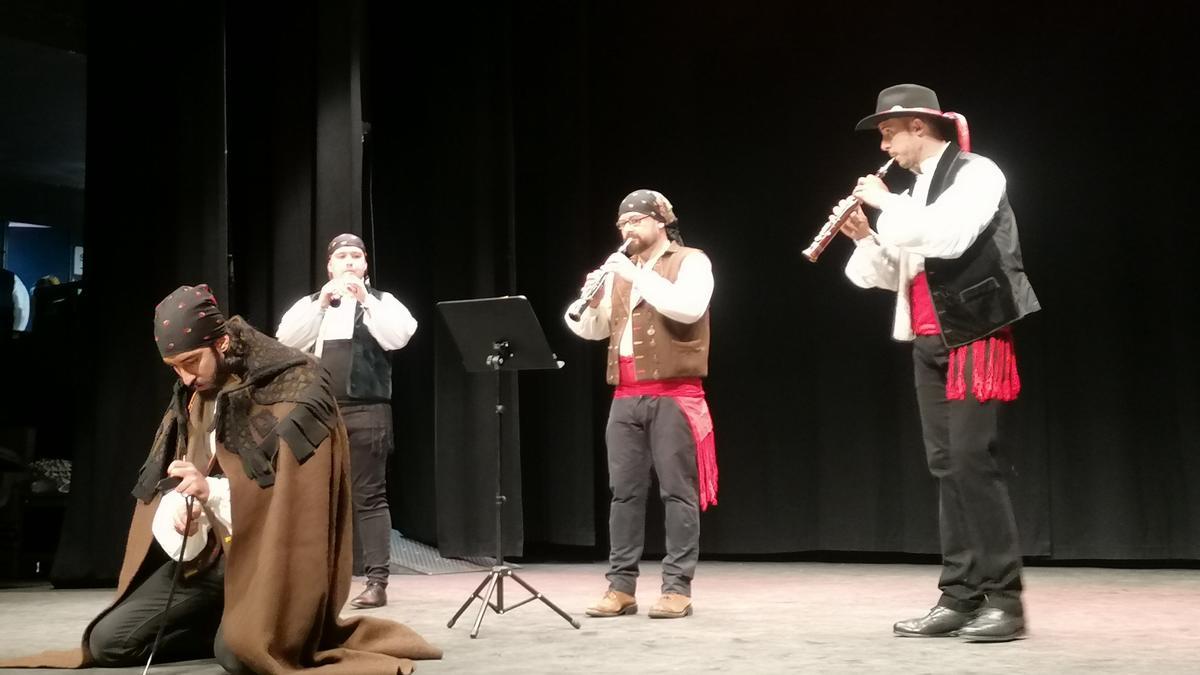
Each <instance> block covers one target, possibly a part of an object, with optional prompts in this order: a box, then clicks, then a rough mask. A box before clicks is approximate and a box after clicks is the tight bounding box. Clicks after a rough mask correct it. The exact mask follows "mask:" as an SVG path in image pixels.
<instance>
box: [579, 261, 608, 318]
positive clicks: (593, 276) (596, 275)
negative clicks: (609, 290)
mask: <svg viewBox="0 0 1200 675" xmlns="http://www.w3.org/2000/svg"><path fill="white" fill-rule="evenodd" d="M603 276H604V272H603V271H601V270H592V271H591V272H588V275H587V278H586V279H584V280H583V288H581V289H579V293H580V294H581V295H582V294H583V292H584V291H585V290H587V289H589V288H591V287H592V285H593V284H600V286H599V288H597V289H596V293H595V295H593V296H592V301H591V302H589V303H588V307H591V308H592V309H595V308H597V307H599V306H600V301H601V300H603V299H604V282H603V280H601V278H600V277H603Z"/></svg>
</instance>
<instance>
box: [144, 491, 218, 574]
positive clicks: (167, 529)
mask: <svg viewBox="0 0 1200 675" xmlns="http://www.w3.org/2000/svg"><path fill="white" fill-rule="evenodd" d="M183 506H184V500H183V493H181V492H175V491H174V490H171V491H169V492H166V493H164V494H163V496H162V499H160V500H159V501H158V510H157V511H155V512H154V522H153V524H152V525H151V526H150V529H151V531H152V532H153V533H154V539H155V540H156V541H158V545H159V546H161V547H162V549H163V550H164V551H166V552H167V555H168V556H170V558H171V560H178V559H179V549H180V547H181V546H184V539H185V538H184V536H183V535H182V534H179V533H178V532H176V531H175V514H176V513H177V512H178V511H179V510H180V509H182V508H183ZM196 524H197V525H198V526H199V529H197V530H196V534H193V535H192V536H190V537H187V538H186V539H187V542H186V543H187V545H186V546H184V550H183V559H184V560H192V559H194V558H195V557H196V556H198V555H200V552H201V551H203V550H204V545H205V543H207V541H208V529H209V524H208V518H207V517H206V516H205V514H204V512H203V511H201V512H200V517H199V518H197V519H196Z"/></svg>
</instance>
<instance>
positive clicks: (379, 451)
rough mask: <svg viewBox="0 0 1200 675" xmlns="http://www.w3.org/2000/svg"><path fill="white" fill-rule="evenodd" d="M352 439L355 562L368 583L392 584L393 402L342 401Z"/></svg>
mask: <svg viewBox="0 0 1200 675" xmlns="http://www.w3.org/2000/svg"><path fill="white" fill-rule="evenodd" d="M338 407H339V408H340V409H341V411H342V421H343V422H344V423H345V425H346V434H347V435H348V436H349V437H350V481H351V500H352V501H353V503H354V548H355V553H356V555H355V559H356V560H361V561H362V566H361V568H360V567H359V566H358V565H355V569H356V570H358V569H364V570H365V573H366V575H367V580H368V581H373V582H376V583H380V584H383V585H385V586H386V585H387V582H388V573H389V570H388V562H389V561H390V560H391V550H392V549H391V540H392V514H391V511H390V510H389V509H388V497H387V463H388V455H389V454H391V451H392V405H391V404H390V403H355V402H345V403H343V402H339V403H338Z"/></svg>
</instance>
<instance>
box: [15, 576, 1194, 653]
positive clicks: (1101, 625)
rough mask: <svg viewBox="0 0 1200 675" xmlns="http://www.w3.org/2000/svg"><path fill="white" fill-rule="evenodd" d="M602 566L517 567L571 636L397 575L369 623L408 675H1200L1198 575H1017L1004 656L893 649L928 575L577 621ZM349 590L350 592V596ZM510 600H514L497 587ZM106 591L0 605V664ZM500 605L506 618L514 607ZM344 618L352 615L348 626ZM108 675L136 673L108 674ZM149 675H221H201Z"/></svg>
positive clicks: (722, 592) (652, 590) (733, 581)
mask: <svg viewBox="0 0 1200 675" xmlns="http://www.w3.org/2000/svg"><path fill="white" fill-rule="evenodd" d="M603 572H604V566H603V565H599V564H594V565H529V566H526V567H525V568H523V569H522V570H520V572H519V574H520V575H521V577H522V578H524V579H525V580H526V581H528V582H529V583H531V584H532V585H533V586H535V587H536V588H537V589H538V590H540V591H541V592H542V593H544V594H545V595H546V596H547V597H549V598H550V599H551V600H553V601H554V602H555V603H557V604H559V605H560V606H561V607H563V608H564V609H565V610H567V611H568V612H569V613H571V614H572V615H574V616H576V617H577V618H579V619H580V621H581V622H582V624H583V628H582V629H581V630H574V629H572V628H571V627H570V625H568V624H567V623H566V622H565V621H563V620H562V619H561V618H560V617H558V616H557V615H556V614H554V613H553V612H551V611H550V610H549V609H548V608H547V607H545V606H543V605H542V604H541V603H537V602H534V603H531V604H528V605H525V606H523V607H520V608H517V609H516V610H515V611H513V612H512V613H507V614H504V615H496V614H493V613H491V612H488V615H487V616H486V618H485V619H484V621H483V630H482V631H481V632H480V635H479V638H478V639H475V640H472V639H470V638H469V636H468V633H469V632H470V628H471V622H472V621H473V620H474V616H475V613H474V612H473V611H468V613H467V614H466V615H464V616H463V618H462V619H460V620H459V623H458V625H457V626H456V627H455V628H453V629H448V628H446V622H447V621H448V620H449V618H450V616H451V615H452V614H453V612H454V610H455V609H457V608H458V606H459V605H460V604H461V603H462V601H463V600H465V599H466V597H467V595H468V594H469V593H470V592H471V590H473V589H474V587H475V585H476V584H477V583H478V582H479V581H480V580H482V578H483V575H482V574H474V573H472V574H447V575H440V576H411V575H394V576H392V579H391V588H390V597H391V600H392V604H391V605H389V606H387V607H385V608H382V609H379V610H372V613H373V614H375V615H377V616H385V617H388V618H391V619H395V620H396V621H401V622H403V623H406V624H408V625H410V626H412V627H413V628H415V629H416V630H417V631H419V632H420V633H422V634H423V635H425V636H426V637H427V638H428V639H429V640H430V641H432V642H434V643H436V644H438V645H440V646H441V647H442V648H443V649H444V650H445V652H446V656H445V658H444V659H443V660H442V661H428V662H422V663H420V664H419V665H418V668H417V670H418V672H420V673H428V674H434V673H677V672H697V671H699V672H716V671H721V672H729V673H798V672H839V673H1066V672H1071V673H1077V672H1088V673H1154V674H1155V675H1161V674H1165V673H1185V672H1186V673H1200V571H1197V570H1114V569H1093V568H1061V567H1059V568H1047V567H1036V568H1030V569H1027V570H1026V585H1027V592H1026V607H1027V612H1028V617H1029V620H1030V625H1031V632H1030V637H1029V638H1028V639H1026V640H1023V641H1020V642H1014V643H1007V644H986V645H980V644H966V643H960V642H958V641H956V640H953V639H936V640H916V639H901V638H895V637H892V634H891V624H892V623H893V622H894V621H896V620H897V619H902V618H907V617H909V616H912V615H916V614H921V613H923V612H924V611H925V610H926V609H927V608H928V606H929V605H931V604H933V602H934V601H935V599H936V588H935V585H936V577H937V568H936V567H934V566H929V565H851V564H818V563H715V562H714V563H703V562H702V563H701V565H700V569H699V571H698V574H697V578H696V581H695V585H694V588H693V596H694V601H695V607H696V613H695V615H694V616H692V617H690V618H687V619H682V620H673V621H661V620H651V619H649V618H648V617H647V616H646V614H645V612H646V610H647V609H649V606H650V604H651V603H653V601H654V599H655V598H656V597H657V594H658V580H657V574H658V566H657V565H656V564H653V563H649V562H644V563H643V564H642V572H643V588H642V590H640V591H639V593H638V600H639V602H640V604H641V607H642V612H641V613H639V614H638V615H636V616H628V617H618V618H614V619H588V618H587V617H585V616H583V609H584V607H586V606H587V605H588V604H589V603H590V602H591V601H592V600H594V599H596V598H597V597H598V596H599V595H600V594H601V592H603V590H604V588H605V583H604V578H603ZM358 588H360V585H359V584H358V583H356V584H355V588H354V589H352V592H357V590H358ZM505 590H506V591H507V594H508V595H509V596H510V598H511V600H516V599H519V597H518V596H519V595H520V594H519V593H518V590H519V587H517V586H516V584H512V583H511V582H510V583H509V584H507V585H506V589H505ZM108 597H109V591H106V590H62V591H56V590H51V589H49V588H36V589H21V590H4V591H0V658H2V657H7V656H16V655H20V654H27V653H29V652H31V651H39V650H42V649H49V648H64V647H69V646H71V645H72V644H77V642H76V640H77V635H78V634H79V632H80V630H81V629H82V628H83V626H84V624H85V623H86V622H87V621H88V619H89V618H90V617H91V616H92V615H93V614H95V613H96V611H97V610H99V609H100V608H101V607H103V606H104V605H105V604H106V603H107V600H108ZM511 600H510V603H511ZM353 611H355V610H348V611H347V613H349V612H353ZM37 672H53V671H37ZM105 672H114V673H115V672H121V673H125V672H129V673H135V672H140V670H139V669H120V670H112V671H105ZM152 672H158V673H172V674H178V673H212V674H217V673H221V672H222V671H221V669H220V668H219V667H217V666H216V665H215V664H214V663H213V662H211V661H209V662H191V663H185V664H172V665H164V666H161V667H156V668H155V669H154V670H153V671H152Z"/></svg>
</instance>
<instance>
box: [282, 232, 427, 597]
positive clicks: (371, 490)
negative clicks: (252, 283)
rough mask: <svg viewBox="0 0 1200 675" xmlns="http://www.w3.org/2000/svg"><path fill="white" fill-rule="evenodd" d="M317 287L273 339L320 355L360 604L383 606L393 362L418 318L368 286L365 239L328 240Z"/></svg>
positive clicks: (388, 549)
mask: <svg viewBox="0 0 1200 675" xmlns="http://www.w3.org/2000/svg"><path fill="white" fill-rule="evenodd" d="M327 253H328V263H327V264H326V271H327V272H328V273H329V281H328V282H327V283H326V284H325V285H324V286H322V287H321V290H319V291H317V292H316V293H313V294H312V295H309V296H306V297H303V298H300V299H299V300H297V301H296V303H295V304H294V305H292V307H291V309H289V310H288V311H287V313H286V314H284V315H283V319H282V320H281V321H280V322H279V330H277V331H276V337H278V338H279V341H280V342H282V343H284V344H285V345H288V346H290V347H296V348H298V349H302V350H305V351H307V352H310V353H312V354H314V355H316V356H317V358H319V359H320V360H321V364H322V365H324V366H325V368H326V369H327V370H328V371H329V374H330V376H331V378H332V381H333V392H334V394H335V396H336V397H337V402H338V408H339V409H340V410H341V413H342V419H343V420H344V421H345V424H346V431H347V433H348V434H349V436H350V456H351V461H350V468H351V473H352V474H353V486H354V487H353V497H354V534H355V536H354V539H355V550H356V552H360V553H361V556H356V557H361V560H362V568H364V569H365V571H366V576H367V585H366V588H365V589H364V590H363V592H362V593H361V594H359V595H358V596H357V597H356V598H354V599H353V600H351V601H350V604H351V605H352V606H354V607H357V608H360V609H361V608H371V607H381V606H383V605H385V604H387V583H388V572H389V570H388V561H389V559H390V557H391V532H392V517H391V512H390V510H389V509H388V500H387V461H388V455H389V454H391V451H392V406H391V399H392V363H391V356H390V354H389V352H392V351H395V350H397V349H400V348H402V347H404V346H405V345H406V344H408V341H409V339H410V338H412V335H413V333H415V332H416V330H417V322H416V320H415V319H413V316H412V314H411V313H409V311H408V309H407V308H405V307H404V305H403V304H401V303H400V301H399V300H397V299H396V298H395V296H393V295H392V294H391V293H386V292H382V291H379V290H376V289H374V288H371V285H370V281H369V278H368V277H367V253H366V245H365V244H364V243H363V240H362V239H360V238H359V237H358V236H356V235H353V234H339V235H338V236H336V237H334V238H333V240H332V241H330V242H329V247H328V249H327Z"/></svg>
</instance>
